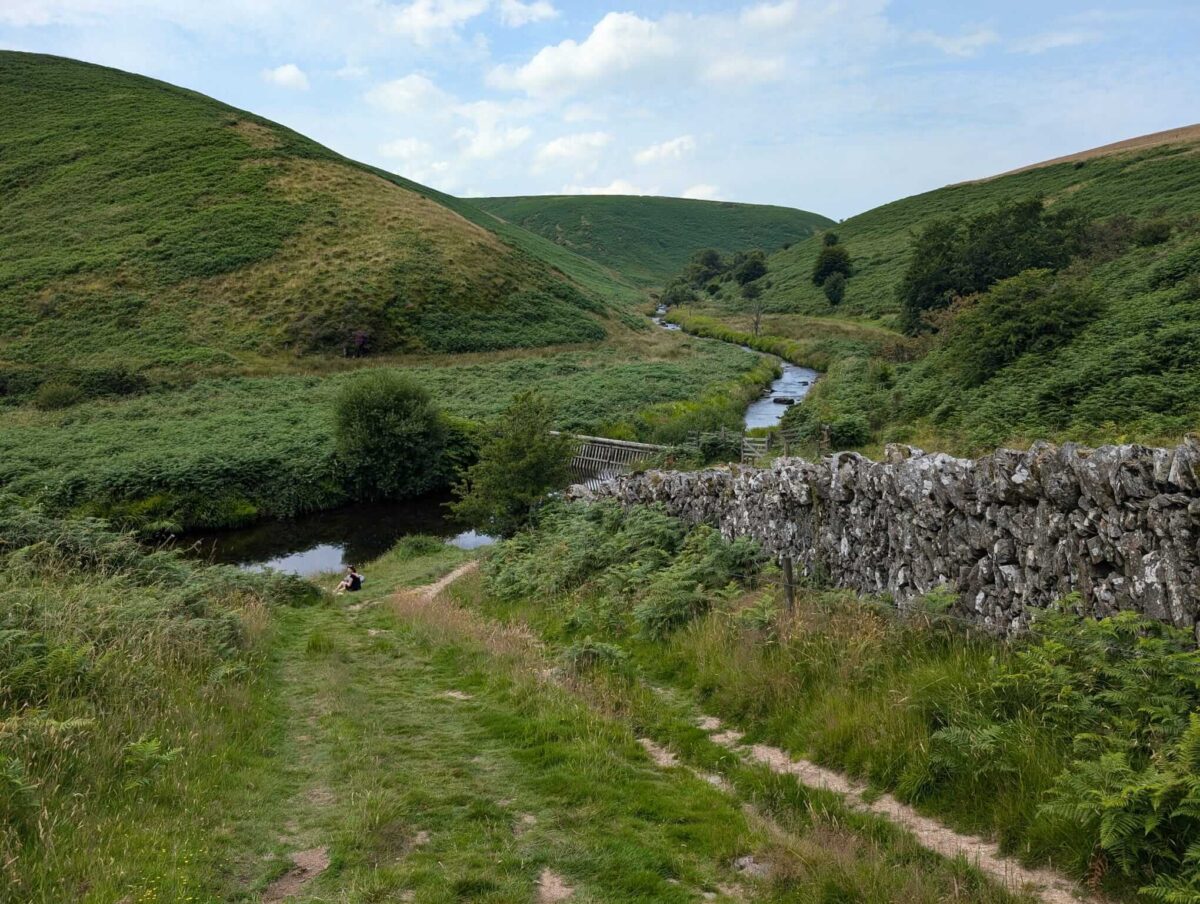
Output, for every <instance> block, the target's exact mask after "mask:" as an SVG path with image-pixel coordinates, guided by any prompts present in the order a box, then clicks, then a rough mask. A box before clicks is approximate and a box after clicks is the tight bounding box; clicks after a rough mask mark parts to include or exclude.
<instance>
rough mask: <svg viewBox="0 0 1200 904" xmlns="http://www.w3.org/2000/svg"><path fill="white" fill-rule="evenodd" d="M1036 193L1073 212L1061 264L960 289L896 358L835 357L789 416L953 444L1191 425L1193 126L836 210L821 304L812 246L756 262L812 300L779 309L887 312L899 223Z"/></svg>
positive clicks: (1142, 435)
mask: <svg viewBox="0 0 1200 904" xmlns="http://www.w3.org/2000/svg"><path fill="white" fill-rule="evenodd" d="M1164 138H1165V139H1166V140H1163V139H1164ZM1035 196H1041V197H1042V198H1043V199H1044V200H1045V202H1046V204H1047V209H1048V211H1050V212H1052V213H1053V212H1056V211H1062V210H1065V209H1068V208H1070V209H1074V210H1076V211H1079V212H1080V213H1082V214H1083V215H1084V217H1085V218H1086V220H1087V222H1088V225H1087V227H1086V230H1085V232H1084V233H1083V241H1082V245H1081V246H1080V250H1078V251H1077V252H1075V253H1074V255H1073V256H1072V257H1071V259H1070V260H1069V262H1067V263H1066V264H1064V265H1058V266H1057V269H1056V270H1048V269H1029V270H1027V271H1025V272H1024V273H1021V274H1019V275H1011V278H1009V279H1006V280H1001V281H1000V282H996V283H995V284H994V285H991V287H990V288H989V289H987V290H986V291H984V292H982V293H981V294H968V297H966V298H963V299H960V300H959V301H958V302H957V303H956V304H955V306H954V307H953V308H951V309H950V311H949V312H948V313H945V314H943V315H942V320H941V321H940V324H939V327H940V331H939V332H938V333H937V334H936V335H928V334H927V335H925V336H924V337H922V339H921V340H919V341H918V342H917V343H915V344H913V345H912V346H911V347H910V348H908V349H907V350H905V349H903V348H900V350H901V351H903V352H905V353H904V354H902V355H900V356H898V357H899V358H900V360H901V361H906V362H907V363H897V362H895V361H893V362H891V363H887V362H883V361H880V360H878V359H876V360H869V359H868V358H867V357H863V356H859V357H854V358H846V359H844V360H841V361H838V362H836V363H835V364H834V365H833V366H832V367H831V368H830V371H829V373H828V374H827V376H826V379H824V380H823V381H822V383H821V384H820V385H819V386H818V388H817V391H816V392H814V393H813V394H812V395H811V397H810V402H809V403H806V405H805V406H800V409H803V410H797V411H795V412H794V413H792V414H790V415H789V418H788V420H789V421H791V422H792V423H793V424H795V425H797V426H801V427H803V429H804V430H806V431H808V432H810V433H813V434H814V435H815V432H816V431H817V430H818V427H819V425H820V424H821V423H826V424H835V425H836V424H838V423H841V424H843V425H845V426H846V428H847V429H846V430H845V431H843V432H844V433H846V435H847V436H849V437H853V439H852V442H851V443H850V444H855V443H858V444H868V445H869V444H870V443H871V442H880V441H891V440H900V441H915V442H916V443H917V444H918V445H923V446H926V447H937V448H945V449H953V450H958V451H979V450H983V449H987V448H991V447H994V446H996V445H998V444H1007V443H1016V444H1023V443H1027V442H1030V441H1033V440H1037V439H1053V440H1068V439H1070V440H1078V441H1083V442H1088V443H1093V444H1095V443H1100V442H1110V441H1117V442H1128V441H1132V440H1137V441H1143V442H1155V443H1158V442H1161V443H1169V442H1173V441H1176V440H1177V439H1178V438H1179V437H1180V436H1182V435H1183V434H1185V433H1187V432H1189V431H1194V430H1196V429H1197V428H1198V427H1200V217H1198V216H1197V214H1198V213H1200V130H1197V129H1195V128H1193V129H1184V130H1178V131H1176V132H1173V133H1166V135H1165V136H1163V135H1160V136H1146V137H1145V138H1143V139H1132V140H1131V141H1128V142H1122V143H1120V144H1118V145H1114V146H1111V147H1109V148H1101V149H1097V150H1094V151H1088V152H1084V153H1083V154H1081V155H1077V157H1076V159H1069V160H1066V161H1063V162H1057V161H1052V162H1050V163H1048V164H1045V165H1041V166H1035V167H1032V168H1027V169H1024V170H1021V171H1018V172H1016V173H1012V174H1007V175H1002V176H998V177H995V178H992V179H989V180H986V181H982V182H976V183H970V184H965V185H956V186H951V187H948V188H944V189H941V190H939V191H935V192H930V193H928V194H925V195H920V196H917V197H915V198H908V199H905V200H903V201H898V202H896V203H894V204H889V205H886V206H884V207H881V208H879V209H877V210H873V211H869V212H867V213H865V214H862V215H861V216H858V217H855V218H853V219H852V220H847V221H846V222H845V223H843V224H841V225H840V226H838V228H837V232H838V234H839V236H840V237H841V240H842V242H843V243H844V244H845V246H846V247H847V249H848V250H849V252H850V254H851V256H852V258H853V262H854V273H853V275H852V276H851V278H850V280H849V282H848V287H849V288H848V291H847V293H846V299H845V301H844V302H843V304H842V305H840V306H839V307H837V308H831V307H830V306H829V304H828V302H827V301H826V299H825V297H824V295H823V294H822V293H821V291H820V290H819V289H817V288H816V287H815V286H814V285H813V284H812V281H811V272H812V265H813V260H814V258H815V255H816V248H815V247H812V246H813V244H815V243H805V245H803V246H800V247H796V248H793V249H791V250H790V251H787V252H783V253H781V254H777V255H775V257H774V258H772V260H771V261H770V263H771V265H772V278H773V280H774V287H773V288H772V289H771V290H770V301H771V305H772V308H774V309H776V310H783V311H793V312H810V313H809V314H804V313H799V314H792V315H787V314H783V315H780V316H781V317H782V318H783V319H788V318H789V317H790V318H791V319H795V320H802V321H804V320H809V319H811V316H810V315H811V313H821V314H826V315H827V314H830V313H832V314H834V315H836V316H838V317H853V316H854V315H856V314H866V315H885V320H886V319H890V315H891V314H892V313H893V312H895V311H896V310H897V306H898V301H897V294H896V291H897V287H898V285H899V283H900V280H901V277H902V275H903V274H904V272H905V269H906V268H907V265H908V263H909V260H910V258H911V255H912V245H911V243H912V236H913V235H914V233H916V232H918V231H920V230H921V228H922V227H923V226H924V225H925V224H927V223H929V222H930V221H931V220H933V219H934V218H938V217H950V216H965V217H967V218H972V217H976V216H978V215H979V214H982V213H988V212H990V211H993V210H995V209H996V207H997V205H999V204H1001V203H1002V202H1010V203H1011V202H1016V201H1020V200H1022V199H1027V198H1030V197H1035ZM1027 240H1028V241H1032V239H1031V238H1030V239H1027ZM1059 247H1065V246H1059ZM990 250H991V251H994V250H995V249H994V248H993V249H990ZM1039 266H1041V265H1039ZM725 304H726V305H729V304H731V302H725ZM893 357H897V356H893ZM912 358H915V360H909V359H912ZM855 425H859V426H857V427H856V426H855ZM835 433H836V431H835ZM868 437H869V439H868Z"/></svg>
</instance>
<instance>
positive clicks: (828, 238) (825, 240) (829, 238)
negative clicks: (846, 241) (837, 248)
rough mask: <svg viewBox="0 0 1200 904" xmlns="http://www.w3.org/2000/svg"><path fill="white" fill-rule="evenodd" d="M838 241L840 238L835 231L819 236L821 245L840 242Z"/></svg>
mask: <svg viewBox="0 0 1200 904" xmlns="http://www.w3.org/2000/svg"><path fill="white" fill-rule="evenodd" d="M840 242H841V240H840V239H839V238H838V234H837V233H836V232H827V233H825V234H824V235H823V236H821V244H822V245H837V244H840Z"/></svg>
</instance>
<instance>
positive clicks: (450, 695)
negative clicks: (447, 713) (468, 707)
mask: <svg viewBox="0 0 1200 904" xmlns="http://www.w3.org/2000/svg"><path fill="white" fill-rule="evenodd" d="M438 696H439V697H443V698H445V699H447V700H470V699H471V695H470V694H464V693H463V692H462V691H443V692H442V693H440V694H438Z"/></svg>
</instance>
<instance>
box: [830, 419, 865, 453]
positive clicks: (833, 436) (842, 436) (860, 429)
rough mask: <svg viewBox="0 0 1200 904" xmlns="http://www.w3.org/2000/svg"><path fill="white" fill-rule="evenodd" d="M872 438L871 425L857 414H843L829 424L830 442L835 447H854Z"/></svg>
mask: <svg viewBox="0 0 1200 904" xmlns="http://www.w3.org/2000/svg"><path fill="white" fill-rule="evenodd" d="M870 440H871V425H870V424H869V423H867V419H866V418H865V417H862V416H861V415H857V414H843V415H842V416H840V417H837V418H834V420H833V421H832V423H830V425H829V442H830V443H831V444H832V445H833V447H834V449H853V448H855V447H857V446H862V445H865V444H866V443H868V442H870Z"/></svg>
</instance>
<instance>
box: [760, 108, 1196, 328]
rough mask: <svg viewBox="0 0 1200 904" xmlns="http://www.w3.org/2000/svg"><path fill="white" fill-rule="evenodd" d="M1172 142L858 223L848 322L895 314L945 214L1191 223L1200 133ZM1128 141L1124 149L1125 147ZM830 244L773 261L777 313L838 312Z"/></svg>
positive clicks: (1098, 155)
mask: <svg viewBox="0 0 1200 904" xmlns="http://www.w3.org/2000/svg"><path fill="white" fill-rule="evenodd" d="M1171 134H1172V135H1174V136H1176V138H1177V140H1176V141H1175V142H1171V143H1165V144H1159V145H1153V144H1152V145H1150V146H1148V147H1147V146H1142V147H1139V146H1137V145H1134V146H1133V147H1131V148H1127V149H1126V148H1122V147H1121V146H1120V145H1118V146H1117V149H1116V150H1115V151H1114V152H1113V153H1107V154H1106V153H1103V149H1098V150H1097V151H1092V152H1087V153H1085V154H1081V155H1078V157H1077V158H1074V159H1067V160H1064V161H1063V162H1059V163H1052V164H1050V165H1046V166H1039V167H1033V168H1028V169H1024V170H1021V171H1018V172H1015V173H1012V174H1009V175H1003V176H998V177H995V178H992V179H984V180H980V181H977V182H966V183H963V184H960V185H951V186H947V187H946V188H940V189H937V190H936V191H931V192H926V193H924V194H920V195H914V196H913V197H911V198H905V199H903V200H900V201H894V202H892V203H890V204H885V205H883V206H882V207H877V208H875V209H873V210H869V211H867V212H866V213H862V214H859V215H858V216H855V217H851V218H850V219H848V220H846V221H844V222H842V223H840V224H838V225H837V227H836V228H835V230H834V231H835V232H836V233H837V235H838V237H839V238H840V240H841V242H842V244H843V245H845V247H846V248H847V250H848V251H849V252H850V255H851V259H852V261H853V267H854V273H853V276H852V278H851V279H850V280H849V281H848V282H847V286H846V297H845V300H844V301H843V302H842V304H841V305H840V306H839V307H838V308H837V309H836V313H837V314H839V315H845V314H857V315H867V316H878V315H886V314H892V313H895V312H896V311H897V310H898V308H897V304H896V296H895V287H896V284H897V283H898V282H899V280H900V277H901V275H902V273H903V272H904V268H905V267H906V266H907V264H908V260H909V246H910V243H911V239H912V236H913V233H914V232H917V231H919V230H920V229H921V228H922V227H923V226H924V225H925V224H926V223H928V222H930V221H931V220H935V219H937V218H939V217H946V216H962V215H968V216H969V215H970V214H972V213H978V212H981V211H985V210H988V209H990V208H993V207H995V206H996V205H997V204H1000V203H1002V202H1004V201H1009V200H1013V199H1017V198H1027V197H1043V198H1045V199H1046V201H1047V202H1048V204H1049V205H1050V206H1051V207H1053V206H1062V205H1069V206H1071V207H1073V208H1077V209H1079V210H1081V211H1083V212H1085V213H1087V214H1089V215H1091V216H1093V217H1110V216H1114V215H1118V214H1123V215H1126V216H1130V217H1135V218H1148V217H1154V216H1172V215H1173V216H1184V215H1188V214H1194V213H1197V212H1200V128H1192V129H1183V130H1178V131H1176V132H1174V133H1171ZM1122 144H1124V143H1122ZM820 246H821V237H820V236H816V237H813V238H810V239H808V240H807V241H803V242H798V243H797V244H795V245H793V246H792V247H791V248H787V249H784V250H781V251H778V252H776V253H775V254H774V255H772V256H771V257H770V259H769V261H768V266H769V269H770V273H771V279H770V283H771V284H770V287H769V288H767V290H766V292H765V294H764V297H765V298H766V299H767V301H768V303H769V304H770V307H771V308H772V309H773V310H790V311H795V312H801V313H809V314H828V313H831V312H834V311H835V309H834V308H833V307H832V306H831V305H830V304H829V302H828V301H827V300H826V298H825V295H824V293H823V292H822V291H821V289H820V288H819V287H817V286H815V285H813V282H812V278H811V277H812V270H813V264H814V262H815V261H816V257H817V252H818V251H819V250H820Z"/></svg>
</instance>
